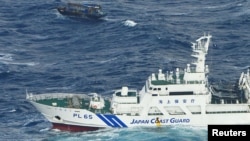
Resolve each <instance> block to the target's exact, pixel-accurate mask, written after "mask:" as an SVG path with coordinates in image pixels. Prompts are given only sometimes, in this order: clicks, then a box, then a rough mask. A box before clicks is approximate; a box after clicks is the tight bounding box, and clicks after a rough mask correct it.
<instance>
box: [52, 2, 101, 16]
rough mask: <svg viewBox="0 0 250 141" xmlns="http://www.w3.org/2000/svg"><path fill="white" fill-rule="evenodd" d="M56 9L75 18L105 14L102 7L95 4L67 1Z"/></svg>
mask: <svg viewBox="0 0 250 141" xmlns="http://www.w3.org/2000/svg"><path fill="white" fill-rule="evenodd" d="M57 10H58V12H59V13H60V14H62V15H66V16H70V17H77V18H88V19H100V18H102V17H104V16H106V14H105V13H104V12H103V11H102V7H101V6H100V5H97V4H78V3H67V5H65V6H59V7H58V8H57Z"/></svg>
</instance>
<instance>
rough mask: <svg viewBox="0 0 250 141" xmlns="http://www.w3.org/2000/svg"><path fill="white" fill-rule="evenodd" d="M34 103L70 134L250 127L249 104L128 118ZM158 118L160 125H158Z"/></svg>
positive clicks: (222, 105) (221, 105)
mask: <svg viewBox="0 0 250 141" xmlns="http://www.w3.org/2000/svg"><path fill="white" fill-rule="evenodd" d="M31 103H32V104H33V105H34V106H35V107H36V108H37V110H38V111H40V112H41V113H42V114H43V115H44V116H45V117H46V118H47V119H48V120H49V121H50V122H51V123H52V124H53V128H56V129H61V130H69V131H89V130H97V129H100V128H126V127H156V126H172V125H185V126H205V127H206V126H207V125H246V124H250V108H249V107H250V105H249V104H237V105H236V104H208V105H205V106H204V107H205V108H204V111H201V114H186V115H180V114H177V115H167V116H165V115H153V116H152V115H151V116H147V115H144V116H132V115H130V116H127V115H113V114H110V113H107V114H97V113H93V112H91V111H89V110H86V109H74V108H62V107H55V106H48V105H43V104H39V103H36V102H31ZM183 106H185V105H183ZM57 117H58V118H57ZM157 118H158V119H159V120H160V123H157V122H156V119H157Z"/></svg>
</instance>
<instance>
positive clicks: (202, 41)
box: [191, 34, 212, 73]
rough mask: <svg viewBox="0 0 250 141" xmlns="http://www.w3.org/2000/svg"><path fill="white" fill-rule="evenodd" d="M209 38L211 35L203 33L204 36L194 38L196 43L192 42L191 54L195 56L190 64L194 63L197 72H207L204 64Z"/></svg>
mask: <svg viewBox="0 0 250 141" xmlns="http://www.w3.org/2000/svg"><path fill="white" fill-rule="evenodd" d="M211 38H212V36H211V35H209V34H208V35H205V34H204V36H202V37H200V38H199V39H197V40H196V43H192V44H193V45H192V49H193V54H192V55H191V56H193V57H195V58H197V60H196V61H195V62H193V63H192V64H194V65H196V68H195V70H196V72H197V73H208V66H207V65H206V66H205V61H206V55H207V52H208V47H209V43H210V41H211Z"/></svg>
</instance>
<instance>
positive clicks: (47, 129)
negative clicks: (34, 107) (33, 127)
mask: <svg viewBox="0 0 250 141" xmlns="http://www.w3.org/2000/svg"><path fill="white" fill-rule="evenodd" d="M49 130H50V128H44V129H41V130H40V132H44V131H49Z"/></svg>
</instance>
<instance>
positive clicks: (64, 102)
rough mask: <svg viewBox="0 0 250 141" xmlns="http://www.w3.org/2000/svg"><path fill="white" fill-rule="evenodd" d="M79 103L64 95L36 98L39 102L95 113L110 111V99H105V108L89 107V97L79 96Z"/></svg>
mask: <svg viewBox="0 0 250 141" xmlns="http://www.w3.org/2000/svg"><path fill="white" fill-rule="evenodd" d="M77 100H78V102H79V104H75V103H74V102H73V97H64V98H53V97H51V98H49V97H47V98H44V99H38V100H36V102H37V103H40V104H43V105H48V106H54V107H61V108H74V109H87V110H89V111H91V112H94V113H110V104H111V102H110V100H109V99H107V98H106V99H104V101H105V107H104V108H103V109H101V110H100V109H93V108H91V107H89V103H90V99H89V98H82V97H77Z"/></svg>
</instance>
